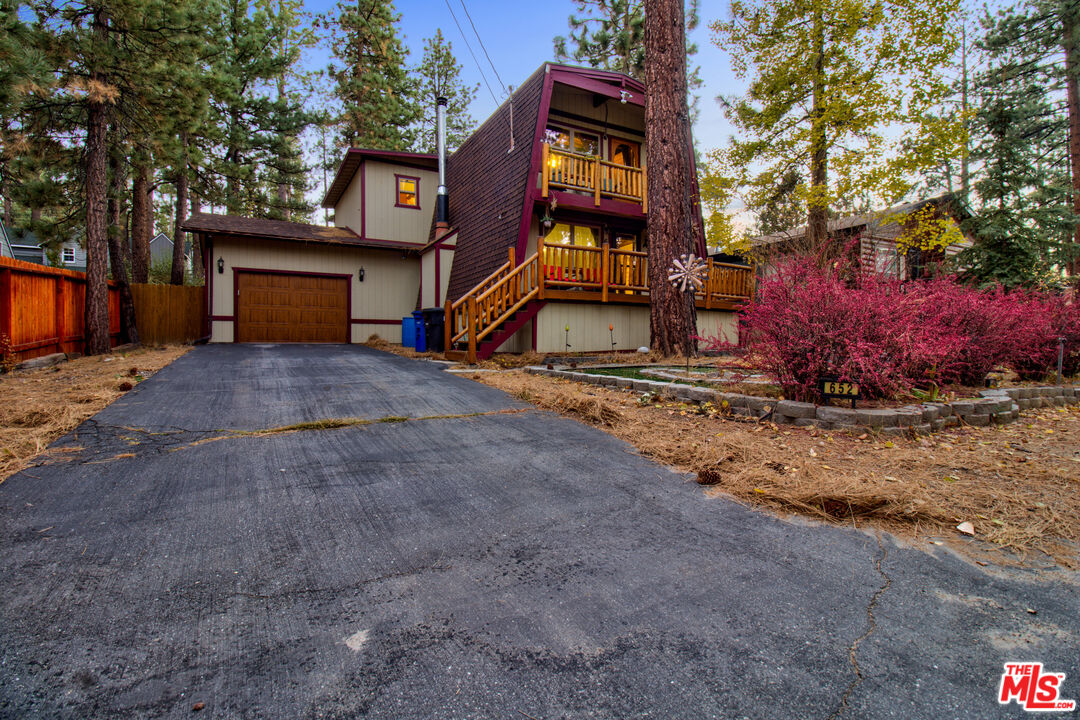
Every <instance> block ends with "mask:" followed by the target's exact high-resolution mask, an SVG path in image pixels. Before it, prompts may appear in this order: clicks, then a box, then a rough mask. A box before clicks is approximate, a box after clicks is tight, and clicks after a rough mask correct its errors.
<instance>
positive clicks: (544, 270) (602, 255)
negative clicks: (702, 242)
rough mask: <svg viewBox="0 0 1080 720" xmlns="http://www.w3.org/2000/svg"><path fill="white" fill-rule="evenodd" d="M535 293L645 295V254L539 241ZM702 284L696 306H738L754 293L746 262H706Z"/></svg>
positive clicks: (610, 297)
mask: <svg viewBox="0 0 1080 720" xmlns="http://www.w3.org/2000/svg"><path fill="white" fill-rule="evenodd" d="M537 245H538V253H537V254H538V255H539V257H540V276H541V279H542V282H541V297H543V296H544V295H546V294H547V290H549V289H550V290H574V291H576V292H577V291H585V292H586V293H589V292H590V291H591V292H593V293H599V297H596V298H591V297H588V298H587V297H585V296H582V299H583V300H591V299H595V300H600V302H609V301H610V300H618V299H627V298H626V296H628V295H633V296H637V297H639V298H641V299H645V298H647V297H648V294H649V275H648V253H644V252H637V251H634V250H618V249H613V248H610V247H608V246H607V245H606V244H605V245H603V246H601V247H586V246H580V245H545V244H544V241H543V238H541V239H540V240H539V242H538V243H537ZM706 266H707V269H708V272H707V274H706V279H705V284H704V286H703V287H702V288H701V290H699V291H698V292H697V293H696V294H695V300H696V301H697V305H698V307H701V308H705V309H711V308H714V307H715V308H718V309H719V308H730V307H733V306H738V305H742V304H744V303H746V302H748V301H749V300H750V298H751V297H753V295H754V283H755V276H754V269H753V268H752V267H750V266H747V265H734V264H728V263H718V262H714V261H712V260H711V259H710V260H708V261H707V263H706Z"/></svg>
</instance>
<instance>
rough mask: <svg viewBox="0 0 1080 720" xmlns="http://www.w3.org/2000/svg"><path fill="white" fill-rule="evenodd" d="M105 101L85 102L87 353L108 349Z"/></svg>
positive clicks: (100, 31)
mask: <svg viewBox="0 0 1080 720" xmlns="http://www.w3.org/2000/svg"><path fill="white" fill-rule="evenodd" d="M106 22H107V21H106V19H105V17H104V14H103V13H102V11H101V10H100V9H99V10H97V11H96V12H95V13H94V20H93V28H94V41H95V42H96V43H99V46H104V44H105V43H106V41H107V40H108V32H109V30H108V25H107V24H106ZM90 78H91V81H93V82H97V83H101V84H104V83H105V76H104V74H103V73H101V72H98V71H96V70H95V71H93V72H91V73H90ZM107 114H108V109H107V108H106V106H105V102H104V101H103V100H102V99H100V98H98V99H95V97H94V96H93V95H91V96H90V99H89V101H88V102H87V106H86V156H85V157H86V296H85V302H84V304H83V310H84V313H83V316H84V333H85V343H84V352H85V353H86V354H87V355H98V354H100V353H105V352H108V351H109V287H108V284H107V282H106V279H105V274H106V269H105V265H106V262H105V256H106V254H107V253H108V249H107V247H108V238H107V235H108V227H107V225H106V217H105V215H106V207H105V206H106V203H107V198H106V195H107V192H108V188H107V184H108V180H107V178H106V173H105V164H106V162H107V159H108V158H107V156H108V147H107V146H106V141H105V130H106V122H107V118H106V115H107Z"/></svg>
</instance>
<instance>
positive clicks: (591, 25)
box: [553, 0, 702, 121]
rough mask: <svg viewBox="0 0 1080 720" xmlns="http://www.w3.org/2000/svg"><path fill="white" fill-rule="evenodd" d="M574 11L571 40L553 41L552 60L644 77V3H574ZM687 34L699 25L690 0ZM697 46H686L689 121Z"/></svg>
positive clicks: (696, 84)
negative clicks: (693, 62) (583, 64)
mask: <svg viewBox="0 0 1080 720" xmlns="http://www.w3.org/2000/svg"><path fill="white" fill-rule="evenodd" d="M574 1H575V5H576V6H577V12H578V13H580V14H572V15H570V18H569V21H568V22H569V25H570V37H566V36H563V35H559V36H557V37H556V38H555V39H554V40H553V45H554V50H555V57H556V58H557V59H558V60H560V61H562V62H567V61H574V62H579V63H585V64H586V65H588V66H589V67H594V68H600V69H601V70H611V71H613V72H621V73H623V74H624V75H629V76H631V77H634V78H637V79H638V80H643V79H644V78H645V0H574ZM684 14H685V18H686V30H687V32H689V31H691V30H694V29H695V28H696V27H697V25H698V0H689V2H687V5H686V8H685V9H684ZM696 53H697V45H695V44H693V43H689V42H688V43H687V44H686V56H687V59H688V62H687V76H686V84H687V89H688V92H690V93H691V98H690V111H691V121H693V120H695V119H696V118H697V102H698V99H697V96H696V95H693V93H694V91H695V90H697V89H698V88H700V87H701V85H702V80H701V68H700V67H698V66H696V65H691V64H690V63H689V58H692V57H693V56H694V55H695V54H696Z"/></svg>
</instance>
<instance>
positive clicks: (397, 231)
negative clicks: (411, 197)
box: [353, 160, 439, 244]
mask: <svg viewBox="0 0 1080 720" xmlns="http://www.w3.org/2000/svg"><path fill="white" fill-rule="evenodd" d="M365 164H366V171H365V172H366V173H367V175H366V178H365V180H364V184H365V187H366V190H365V192H366V193H367V202H366V204H365V208H366V209H367V223H366V224H365V226H364V233H365V235H366V236H367V237H368V238H372V239H375V240H394V241H397V242H411V243H418V244H424V243H426V242H427V241H428V236H429V235H430V233H431V218H432V215H433V213H434V211H435V190H436V189H437V188H438V184H439V176H438V173H434V172H431V171H430V170H418V169H416V168H410V167H403V166H401V165H390V164H388V163H382V162H376V161H372V160H368V161H366V163H365ZM394 175H408V176H410V177H419V178H420V209H419V210H414V209H412V208H399V207H395V205H396V204H397V182H396V181H395V179H394ZM353 182H356V181H355V180H354V181H353ZM353 229H354V230H355V229H356V228H353Z"/></svg>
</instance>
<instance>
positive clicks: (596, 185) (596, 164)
mask: <svg viewBox="0 0 1080 720" xmlns="http://www.w3.org/2000/svg"><path fill="white" fill-rule="evenodd" d="M592 182H593V193H594V194H593V202H594V203H595V204H596V207H600V158H599V157H596V158H593V161H592Z"/></svg>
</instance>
